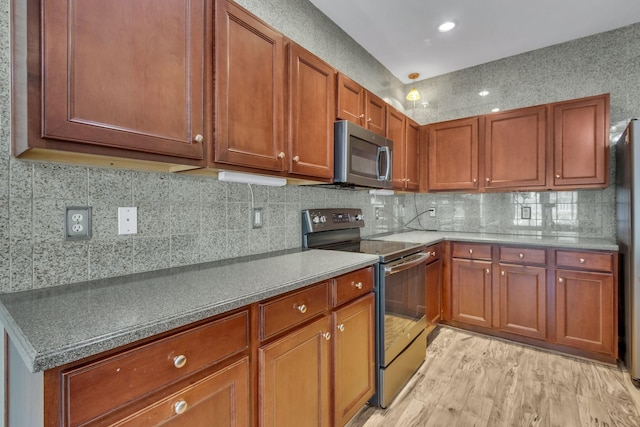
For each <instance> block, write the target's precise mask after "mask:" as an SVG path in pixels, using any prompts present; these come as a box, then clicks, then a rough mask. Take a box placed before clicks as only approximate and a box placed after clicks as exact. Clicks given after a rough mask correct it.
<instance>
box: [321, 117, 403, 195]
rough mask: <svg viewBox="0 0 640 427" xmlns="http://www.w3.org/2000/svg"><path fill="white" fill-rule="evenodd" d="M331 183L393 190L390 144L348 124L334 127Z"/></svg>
mask: <svg viewBox="0 0 640 427" xmlns="http://www.w3.org/2000/svg"><path fill="white" fill-rule="evenodd" d="M334 131H335V133H334V135H335V146H334V149H335V151H334V171H335V172H334V180H333V181H334V183H335V184H339V185H342V186H357V187H370V188H392V185H393V183H392V172H393V171H392V166H393V142H392V141H391V140H389V139H387V138H385V137H383V136H380V135H378V134H377V133H374V132H371V131H370V130H368V129H365V128H363V127H361V126H358V125H356V124H354V123H351V122H349V121H347V120H341V121H337V122H335V124H334Z"/></svg>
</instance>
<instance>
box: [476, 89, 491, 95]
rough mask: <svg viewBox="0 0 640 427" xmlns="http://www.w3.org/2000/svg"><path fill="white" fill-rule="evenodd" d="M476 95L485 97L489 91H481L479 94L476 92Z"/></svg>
mask: <svg viewBox="0 0 640 427" xmlns="http://www.w3.org/2000/svg"><path fill="white" fill-rule="evenodd" d="M478 95H480V96H487V95H489V91H488V90H481V91H480V92H478Z"/></svg>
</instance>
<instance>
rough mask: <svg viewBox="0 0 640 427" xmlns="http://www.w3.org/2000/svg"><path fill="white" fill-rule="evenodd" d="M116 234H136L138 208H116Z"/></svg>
mask: <svg viewBox="0 0 640 427" xmlns="http://www.w3.org/2000/svg"><path fill="white" fill-rule="evenodd" d="M118 234H138V208H137V207H129V208H118Z"/></svg>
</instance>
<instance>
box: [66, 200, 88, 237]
mask: <svg viewBox="0 0 640 427" xmlns="http://www.w3.org/2000/svg"><path fill="white" fill-rule="evenodd" d="M90 238H91V208H90V207H83V206H67V208H66V209H65V216H64V240H89V239H90Z"/></svg>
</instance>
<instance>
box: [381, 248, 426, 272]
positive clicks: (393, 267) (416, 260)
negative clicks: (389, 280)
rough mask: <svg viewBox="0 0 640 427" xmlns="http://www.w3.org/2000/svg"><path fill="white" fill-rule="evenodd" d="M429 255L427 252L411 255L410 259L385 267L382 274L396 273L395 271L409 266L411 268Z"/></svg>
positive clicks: (406, 268)
mask: <svg viewBox="0 0 640 427" xmlns="http://www.w3.org/2000/svg"><path fill="white" fill-rule="evenodd" d="M429 257H430V255H429V254H427V253H420V254H419V255H417V256H415V257H411V259H410V260H408V261H406V262H402V263H399V264H395V265H391V266H389V267H385V268H384V274H385V276H390V275H392V274H396V273H400V272H401V271H404V270H408V269H410V268H413V267H415V266H417V265H420V264H422V263H423V262H425V261H426V260H427V259H428V258H429Z"/></svg>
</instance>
